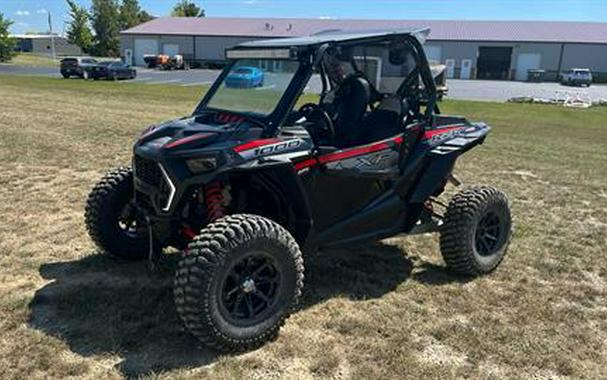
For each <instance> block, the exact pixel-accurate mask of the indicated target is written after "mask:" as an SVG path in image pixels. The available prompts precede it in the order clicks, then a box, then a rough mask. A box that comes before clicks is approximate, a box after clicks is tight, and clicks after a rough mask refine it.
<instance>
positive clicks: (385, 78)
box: [85, 29, 511, 351]
mask: <svg viewBox="0 0 607 380" xmlns="http://www.w3.org/2000/svg"><path fill="white" fill-rule="evenodd" d="M428 33H429V31H428V30H425V29H421V30H405V31H402V30H399V31H372V32H340V31H333V32H325V33H320V34H317V35H313V36H309V37H301V38H290V39H274V40H267V41H258V42H249V43H243V44H241V45H238V46H237V47H235V48H233V49H230V50H228V51H226V57H227V59H228V65H227V67H226V68H225V70H224V71H223V72H222V73H221V74H220V75H219V77H218V79H217V81H216V82H215V83H214V84H213V85H212V86H211V88H210V90H209V91H208V92H207V93H206V95H205V96H204V98H203V99H202V101H201V102H200V104H199V105H198V106H197V107H196V109H195V110H194V112H193V113H192V115H190V116H187V117H184V118H182V119H179V120H175V121H170V122H166V123H163V124H160V125H155V126H152V127H149V128H148V129H146V130H145V131H143V133H141V135H140V136H139V138H138V140H137V141H136V143H135V145H134V148H133V160H132V168H131V167H122V168H119V169H116V170H114V171H111V172H109V173H108V174H107V175H106V176H105V177H104V178H103V179H102V180H101V181H100V182H99V183H98V184H97V185H96V186H95V187H94V189H93V191H92V192H91V194H90V196H89V198H88V201H87V205H86V215H85V217H86V225H87V229H88V232H89V234H90V236H91V238H92V239H93V241H94V242H95V243H96V244H97V245H98V246H99V247H100V249H101V250H103V251H104V252H106V253H108V254H111V255H114V256H118V257H122V258H125V259H132V260H138V259H146V258H147V259H149V260H151V262H154V260H156V259H157V258H158V256H159V255H161V254H162V252H163V249H164V248H167V247H174V248H177V249H178V250H179V251H180V252H181V253H180V254H181V257H180V259H179V263H178V268H177V272H176V275H175V282H174V298H175V304H176V308H177V311H178V314H179V315H180V317H181V319H182V320H183V322H184V323H185V325H186V327H187V328H188V329H189V331H190V332H191V333H192V334H194V335H195V336H196V337H198V338H199V339H200V340H201V341H202V342H204V343H206V344H208V345H210V346H212V347H214V348H216V349H218V350H222V351H240V350H247V349H251V348H254V347H257V346H259V345H261V344H263V342H265V341H267V340H270V339H272V338H273V337H275V336H276V335H277V333H278V330H279V328H280V326H281V325H282V324H283V322H284V321H285V319H286V318H287V317H288V315H289V313H291V311H292V310H293V309H294V307H295V306H296V304H297V302H298V299H299V298H300V295H301V292H302V287H303V284H304V258H305V256H306V253H308V252H313V251H317V250H319V249H323V248H329V247H337V246H349V245H352V244H358V243H363V242H367V241H375V240H379V239H383V238H387V237H390V236H395V235H399V234H416V233H429V232H438V233H440V250H441V253H442V255H443V257H444V259H445V261H446V263H447V266H448V267H449V268H450V269H452V270H453V271H455V272H459V273H462V274H466V275H482V274H486V273H489V272H491V271H492V270H494V269H495V268H496V267H497V266H498V264H499V263H500V262H501V260H502V259H503V257H504V255H505V254H506V250H507V247H508V243H509V240H510V234H511V216H510V210H509V205H508V200H507V198H506V196H505V195H504V194H503V193H502V192H500V191H499V190H496V189H495V188H492V187H488V186H479V187H473V188H469V189H467V190H463V191H461V192H459V193H458V194H457V195H455V196H454V197H453V198H452V200H451V201H450V202H449V204H448V205H444V204H443V203H441V202H440V201H439V200H438V199H437V197H438V196H439V195H441V194H442V193H443V191H444V189H445V187H446V185H447V184H448V183H449V182H451V183H454V184H455V185H458V181H457V180H456V179H455V177H454V176H453V174H452V172H453V168H454V165H455V162H456V160H457V158H458V157H459V156H460V155H461V154H462V153H464V152H466V151H468V150H469V149H471V148H473V147H475V146H477V145H479V144H481V143H483V141H484V140H485V138H486V136H487V134H488V133H489V130H490V128H489V127H488V126H487V125H486V124H484V123H478V122H477V123H472V122H469V121H467V120H466V119H465V118H463V117H454V116H443V115H441V114H440V111H439V109H438V106H437V102H436V100H437V99H436V98H437V94H436V87H435V84H434V81H433V78H432V74H431V71H430V68H429V65H428V61H427V59H426V56H425V54H424V50H423V48H422V44H423V42H424V40H425V38H426V36H427V35H428ZM239 67H248V68H250V67H253V68H256V69H258V70H260V71H261V72H263V78H264V80H263V84H262V85H261V86H232V85H228V84H227V80H228V78H232V79H231V80H233V78H234V75H233V72H234V71H235V70H237V68H239ZM314 92H315V93H319V94H320V96H315V95H311V94H310V93H314ZM304 93H306V94H304ZM302 99H307V101H308V103H306V104H303V105H301V106H299V105H300V104H301V103H303V102H304V101H303V100H302ZM312 99H313V100H315V101H311V100H312ZM441 205H443V206H444V209H443V208H441ZM439 210H442V212H441V211H439ZM379 275H381V273H378V276H379Z"/></svg>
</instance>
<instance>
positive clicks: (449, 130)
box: [422, 124, 465, 145]
mask: <svg viewBox="0 0 607 380" xmlns="http://www.w3.org/2000/svg"><path fill="white" fill-rule="evenodd" d="M464 128H465V127H464V126H462V125H461V124H457V125H452V126H448V127H443V128H440V129H433V130H429V131H426V132H425V133H424V136H423V137H422V140H423V141H424V142H425V143H426V144H429V145H434V144H437V143H440V142H442V141H445V140H449V139H452V138H454V137H456V136H457V135H459V134H460V133H461V132H462V131H463V130H464Z"/></svg>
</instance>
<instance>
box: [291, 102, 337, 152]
mask: <svg viewBox="0 0 607 380" xmlns="http://www.w3.org/2000/svg"><path fill="white" fill-rule="evenodd" d="M297 112H298V113H299V114H300V115H302V116H303V117H305V118H306V121H307V122H308V123H310V124H312V125H315V126H318V128H315V129H318V131H314V132H312V131H308V132H310V135H311V136H312V140H314V143H315V144H316V145H320V144H319V143H320V140H321V139H323V138H328V139H329V140H330V141H331V142H334V141H335V126H334V125H333V120H332V119H331V116H329V114H328V113H327V112H326V111H325V110H323V109H322V107H320V106H319V105H318V104H316V103H306V104H304V105H303V106H301V107H300V108H299V111H297Z"/></svg>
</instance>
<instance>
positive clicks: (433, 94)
mask: <svg viewBox="0 0 607 380" xmlns="http://www.w3.org/2000/svg"><path fill="white" fill-rule="evenodd" d="M429 32H430V30H429V29H412V30H397V31H377V32H342V31H329V32H323V33H318V34H316V35H312V36H309V37H297V38H285V39H274V40H263V41H255V42H248V43H243V44H240V45H238V46H236V47H234V48H232V49H228V50H226V58H227V59H228V64H227V66H226V67H225V69H224V70H223V71H222V72H221V74H220V75H219V77H218V78H217V80H216V81H215V82H214V83H213V85H212V86H211V88H210V89H209V90H208V92H207V93H206V94H205V96H204V97H203V99H202V100H201V102H200V103H199V104H198V106H197V107H196V109H195V110H194V113H193V115H199V114H201V113H204V112H207V111H227V112H233V113H236V114H238V112H234V111H230V110H218V109H213V108H211V107H208V104H209V102H210V100H211V99H212V98H213V96H214V95H215V94H216V93H217V90H218V89H219V87H220V86H221V84H222V83H223V82H224V80H225V79H226V77H227V76H228V75H229V73H230V72H231V71H232V69H233V68H234V67H235V65H236V64H237V62H238V60H239V59H271V60H296V61H298V62H299V63H300V65H299V68H298V70H297V71H296V72H295V74H294V75H293V77H292V79H291V82H290V83H289V85H288V86H287V87H286V89H285V90H284V93H283V95H282V97H281V98H280V100H279V102H278V103H277V105H276V107H275V109H274V110H273V111H272V112H271V113H270V114H268V115H260V114H255V113H240V114H241V115H242V116H244V117H247V118H251V119H254V120H255V121H256V122H258V123H260V124H263V125H264V126H265V128H264V133H263V134H264V136H266V137H272V136H275V135H276V134H277V133H278V131H279V130H280V128H281V127H282V126H283V125H284V123H285V121H286V120H287V119H288V117H289V114H290V113H291V111H292V110H293V108H294V107H295V104H296V103H297V100H298V99H299V97H300V96H301V95H302V93H303V91H304V89H305V87H306V85H307V84H308V82H309V81H310V78H311V77H312V75H313V74H314V73H315V72H318V73H319V74H320V78H321V83H322V92H321V97H322V96H323V94H325V93H326V92H327V91H328V89H329V86H330V83H329V81H328V80H327V76H326V68H325V67H324V65H323V58H324V57H325V55H326V54H327V53H328V51H330V49H333V48H349V47H357V46H363V45H370V44H389V43H403V44H406V46H407V47H408V48H409V49H410V52H411V53H412V55H413V58H414V60H415V68H414V69H413V70H412V71H411V72H410V73H409V74H408V75H407V77H406V78H405V79H404V80H403V82H402V83H401V84H400V86H399V87H398V89H397V90H396V91H395V94H394V95H398V96H400V97H401V98H402V97H404V96H405V93H406V91H407V90H408V89H410V88H411V87H412V86H416V87H417V90H418V91H419V92H420V94H421V96H420V99H419V103H420V104H421V105H423V106H425V110H424V113H423V115H421V116H423V117H424V118H425V119H426V121H427V122H430V123H431V122H432V117H433V115H435V114H438V113H440V111H439V109H438V106H437V91H436V85H435V83H434V79H433V76H432V72H431V70H430V66H429V63H428V60H427V57H426V54H425V52H424V49H423V43H424V41H425V39H426V37H427V35H428V34H429ZM352 64H353V66H354V67H355V68H356V67H357V64H356V62H354V61H353V62H352ZM419 79H421V84H422V85H423V86H419V84H420V82H419Z"/></svg>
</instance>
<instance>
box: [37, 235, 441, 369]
mask: <svg viewBox="0 0 607 380" xmlns="http://www.w3.org/2000/svg"><path fill="white" fill-rule="evenodd" d="M176 262H177V257H176V256H175V255H168V256H165V257H164V259H163V260H162V270H160V271H157V272H150V271H149V270H148V269H147V265H146V264H147V263H146V262H141V263H130V262H124V261H119V260H114V259H112V258H109V257H106V256H104V255H89V256H85V257H84V258H82V259H80V260H76V261H69V262H61V263H53V264H45V265H42V266H41V267H40V273H41V275H42V276H43V277H44V278H45V279H48V280H54V281H53V282H51V283H49V284H47V285H46V286H44V287H43V288H41V289H39V290H38V291H37V292H36V294H35V296H34V299H33V300H32V302H31V303H30V309H31V317H30V321H29V322H30V325H31V326H32V327H33V328H36V329H39V330H41V331H44V332H45V333H47V334H50V335H52V336H55V337H58V338H60V339H62V340H63V341H65V342H66V343H67V344H68V345H69V347H70V349H71V350H72V351H74V352H76V353H78V354H80V355H83V356H90V355H112V354H117V355H120V356H122V357H123V358H124V359H123V361H122V362H121V363H119V364H118V369H119V370H120V371H121V372H122V373H123V374H124V375H125V376H127V377H138V376H141V375H145V374H150V373H152V372H155V373H159V372H163V371H167V370H171V369H176V368H187V367H198V366H201V365H205V364H210V363H212V362H214V361H215V360H216V359H217V357H218V356H217V355H218V354H217V353H214V352H212V351H209V350H207V349H206V348H204V347H202V346H201V344H200V343H199V342H198V341H197V340H196V339H195V338H193V337H192V336H191V335H189V334H188V333H187V331H185V330H184V329H183V327H182V323H181V321H180V320H179V318H178V315H177V312H176V310H175V308H174V305H173V296H172V279H173V270H174V268H175V266H176ZM412 268H413V265H412V263H411V260H410V259H408V258H407V257H406V256H405V253H404V252H403V251H402V250H400V249H399V248H397V247H394V246H390V245H384V244H381V243H377V244H372V245H367V246H362V247H358V248H353V249H349V250H331V251H324V252H321V253H319V254H316V255H313V256H310V257H308V258H306V287H305V292H304V297H303V302H302V304H303V306H302V307H303V308H307V307H310V306H312V305H315V304H317V303H319V302H322V301H324V300H326V299H329V298H331V297H335V296H347V297H349V298H350V299H352V300H365V299H371V298H377V297H381V296H383V295H384V294H386V293H388V292H391V291H393V290H394V289H395V288H396V287H397V286H398V285H400V284H401V283H403V282H404V281H406V280H407V279H408V278H409V277H410V276H411V272H412ZM428 271H429V272H437V271H438V272H437V273H439V274H435V275H437V276H439V277H440V276H442V274H440V273H442V272H441V271H442V269H436V268H434V269H433V268H430V269H428ZM428 276H430V277H432V276H433V275H432V274H431V273H430V274H428Z"/></svg>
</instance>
